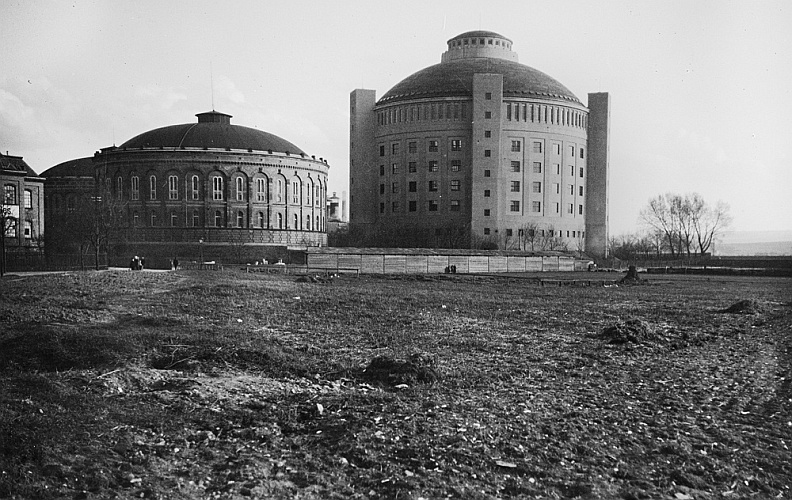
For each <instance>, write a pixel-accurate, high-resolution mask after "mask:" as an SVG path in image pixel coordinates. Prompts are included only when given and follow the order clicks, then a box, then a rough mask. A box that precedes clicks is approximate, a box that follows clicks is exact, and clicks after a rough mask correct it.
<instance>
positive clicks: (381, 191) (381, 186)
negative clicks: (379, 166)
mask: <svg viewBox="0 0 792 500" xmlns="http://www.w3.org/2000/svg"><path fill="white" fill-rule="evenodd" d="M380 194H385V184H380Z"/></svg>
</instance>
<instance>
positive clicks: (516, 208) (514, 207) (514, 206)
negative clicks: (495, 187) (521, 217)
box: [509, 200, 520, 212]
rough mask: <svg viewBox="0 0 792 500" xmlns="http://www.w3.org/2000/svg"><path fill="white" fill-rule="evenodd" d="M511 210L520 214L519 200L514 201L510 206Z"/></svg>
mask: <svg viewBox="0 0 792 500" xmlns="http://www.w3.org/2000/svg"><path fill="white" fill-rule="evenodd" d="M509 210H510V211H512V212H519V211H520V202H519V201H517V200H512V202H511V205H510V206H509Z"/></svg>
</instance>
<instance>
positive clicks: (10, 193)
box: [3, 184, 33, 208]
mask: <svg viewBox="0 0 792 500" xmlns="http://www.w3.org/2000/svg"><path fill="white" fill-rule="evenodd" d="M17 203H18V197H17V187H16V186H15V185H14V184H5V185H4V186H3V205H16V204H17ZM23 206H24V207H25V208H33V191H31V190H30V189H25V190H24V200H23Z"/></svg>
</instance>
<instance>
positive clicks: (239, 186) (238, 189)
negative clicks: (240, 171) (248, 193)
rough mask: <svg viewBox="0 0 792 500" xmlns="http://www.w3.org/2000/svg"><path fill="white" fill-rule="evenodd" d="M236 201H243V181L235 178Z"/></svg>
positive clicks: (240, 178)
mask: <svg viewBox="0 0 792 500" xmlns="http://www.w3.org/2000/svg"><path fill="white" fill-rule="evenodd" d="M236 199H237V201H245V179H243V178H242V177H237V178H236Z"/></svg>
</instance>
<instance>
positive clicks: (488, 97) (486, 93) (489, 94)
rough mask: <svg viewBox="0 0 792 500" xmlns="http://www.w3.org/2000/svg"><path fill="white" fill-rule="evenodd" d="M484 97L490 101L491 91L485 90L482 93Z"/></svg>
mask: <svg viewBox="0 0 792 500" xmlns="http://www.w3.org/2000/svg"><path fill="white" fill-rule="evenodd" d="M484 99H485V100H487V101H491V100H492V92H485V93H484Z"/></svg>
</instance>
